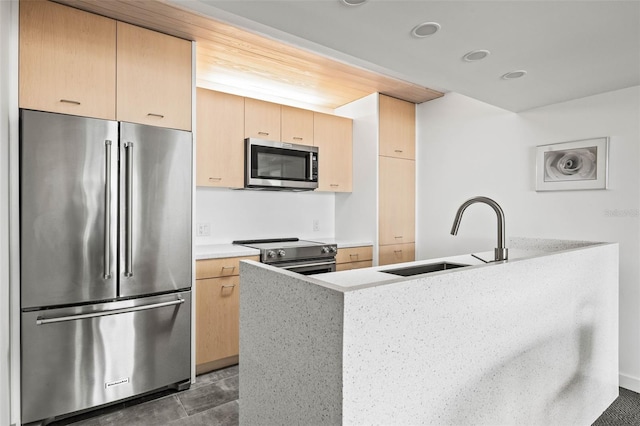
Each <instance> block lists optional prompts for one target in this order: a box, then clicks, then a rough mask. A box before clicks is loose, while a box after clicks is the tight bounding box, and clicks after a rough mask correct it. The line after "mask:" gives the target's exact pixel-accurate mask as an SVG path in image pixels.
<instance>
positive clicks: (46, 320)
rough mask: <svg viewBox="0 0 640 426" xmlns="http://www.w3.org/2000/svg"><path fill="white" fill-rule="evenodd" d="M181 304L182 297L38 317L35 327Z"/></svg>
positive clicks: (182, 301)
mask: <svg viewBox="0 0 640 426" xmlns="http://www.w3.org/2000/svg"><path fill="white" fill-rule="evenodd" d="M182 303H184V299H183V298H182V297H180V296H178V299H177V300H172V301H170V302H161V303H152V304H150V305H141V306H134V307H131V308H119V309H109V310H106V311H99V312H90V313H86V314H77V315H65V316H61V317H52V318H46V317H38V318H37V319H36V324H37V325H44V324H54V323H57V322H64V321H75V320H80V319H87V318H96V317H104V316H107V315H117V314H126V313H129V312H137V311H146V310H148V309H157V308H164V307H166V306H174V305H180V304H182Z"/></svg>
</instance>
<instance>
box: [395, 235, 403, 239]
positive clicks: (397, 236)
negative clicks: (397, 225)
mask: <svg viewBox="0 0 640 426" xmlns="http://www.w3.org/2000/svg"><path fill="white" fill-rule="evenodd" d="M393 238H395V239H399V238H402V235H396V236H395V237H393Z"/></svg>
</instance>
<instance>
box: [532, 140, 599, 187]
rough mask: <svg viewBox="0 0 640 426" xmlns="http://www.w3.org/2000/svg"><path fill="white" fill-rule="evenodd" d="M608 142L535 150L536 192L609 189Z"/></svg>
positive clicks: (541, 147)
mask: <svg viewBox="0 0 640 426" xmlns="http://www.w3.org/2000/svg"><path fill="white" fill-rule="evenodd" d="M608 167H609V138H608V137H602V138H594V139H583V140H578V141H571V142H562V143H555V144H551V145H540V146H538V147H536V191H570V190H580V189H607V185H608V174H609V171H608Z"/></svg>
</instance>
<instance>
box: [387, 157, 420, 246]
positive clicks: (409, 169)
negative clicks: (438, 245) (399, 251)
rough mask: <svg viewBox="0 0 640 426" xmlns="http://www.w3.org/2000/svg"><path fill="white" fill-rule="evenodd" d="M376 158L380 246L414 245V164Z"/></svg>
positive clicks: (396, 159) (395, 159)
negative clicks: (378, 160)
mask: <svg viewBox="0 0 640 426" xmlns="http://www.w3.org/2000/svg"><path fill="white" fill-rule="evenodd" d="M379 159H380V177H379V179H380V182H379V185H380V187H379V188H380V189H379V203H380V204H379V216H380V217H379V221H380V222H379V228H380V229H379V232H380V236H379V237H380V245H386V244H399V243H412V242H415V236H414V234H415V208H416V207H415V185H416V183H415V176H416V168H415V161H413V160H403V159H400V158H390V157H379Z"/></svg>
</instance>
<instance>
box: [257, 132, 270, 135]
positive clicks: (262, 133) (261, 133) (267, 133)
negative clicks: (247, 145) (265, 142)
mask: <svg viewBox="0 0 640 426" xmlns="http://www.w3.org/2000/svg"><path fill="white" fill-rule="evenodd" d="M258 134H259V135H265V136H269V132H258Z"/></svg>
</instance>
